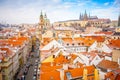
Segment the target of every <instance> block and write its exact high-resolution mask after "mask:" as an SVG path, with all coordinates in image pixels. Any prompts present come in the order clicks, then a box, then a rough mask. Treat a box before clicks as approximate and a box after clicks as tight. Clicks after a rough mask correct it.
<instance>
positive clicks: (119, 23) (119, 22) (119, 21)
mask: <svg viewBox="0 0 120 80" xmlns="http://www.w3.org/2000/svg"><path fill="white" fill-rule="evenodd" d="M118 26H120V14H119V18H118Z"/></svg>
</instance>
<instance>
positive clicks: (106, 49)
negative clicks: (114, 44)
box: [102, 44, 112, 53]
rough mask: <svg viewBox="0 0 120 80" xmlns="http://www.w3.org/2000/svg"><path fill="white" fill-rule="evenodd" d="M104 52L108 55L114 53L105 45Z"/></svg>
mask: <svg viewBox="0 0 120 80" xmlns="http://www.w3.org/2000/svg"><path fill="white" fill-rule="evenodd" d="M102 51H104V52H106V53H111V52H112V50H111V49H110V48H109V47H108V46H107V45H105V44H103V47H102Z"/></svg>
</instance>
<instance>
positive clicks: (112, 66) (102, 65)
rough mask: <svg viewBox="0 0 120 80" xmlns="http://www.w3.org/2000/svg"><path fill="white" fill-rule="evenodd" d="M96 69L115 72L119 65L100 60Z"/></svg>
mask: <svg viewBox="0 0 120 80" xmlns="http://www.w3.org/2000/svg"><path fill="white" fill-rule="evenodd" d="M97 67H99V68H102V69H106V70H107V69H110V70H115V69H117V68H119V65H118V63H117V62H114V61H109V60H102V61H101V62H100V63H99V64H98V65H97Z"/></svg>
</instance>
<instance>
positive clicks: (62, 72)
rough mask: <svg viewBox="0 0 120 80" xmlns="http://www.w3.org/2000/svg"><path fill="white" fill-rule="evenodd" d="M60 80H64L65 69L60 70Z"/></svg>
mask: <svg viewBox="0 0 120 80" xmlns="http://www.w3.org/2000/svg"><path fill="white" fill-rule="evenodd" d="M60 80H64V69H60Z"/></svg>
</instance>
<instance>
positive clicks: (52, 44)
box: [41, 40, 62, 50]
mask: <svg viewBox="0 0 120 80" xmlns="http://www.w3.org/2000/svg"><path fill="white" fill-rule="evenodd" d="M52 47H62V45H61V44H59V43H58V42H57V41H56V40H52V41H51V42H50V43H48V44H47V45H45V46H44V47H43V48H42V49H41V50H50V49H51V48H52Z"/></svg>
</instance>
